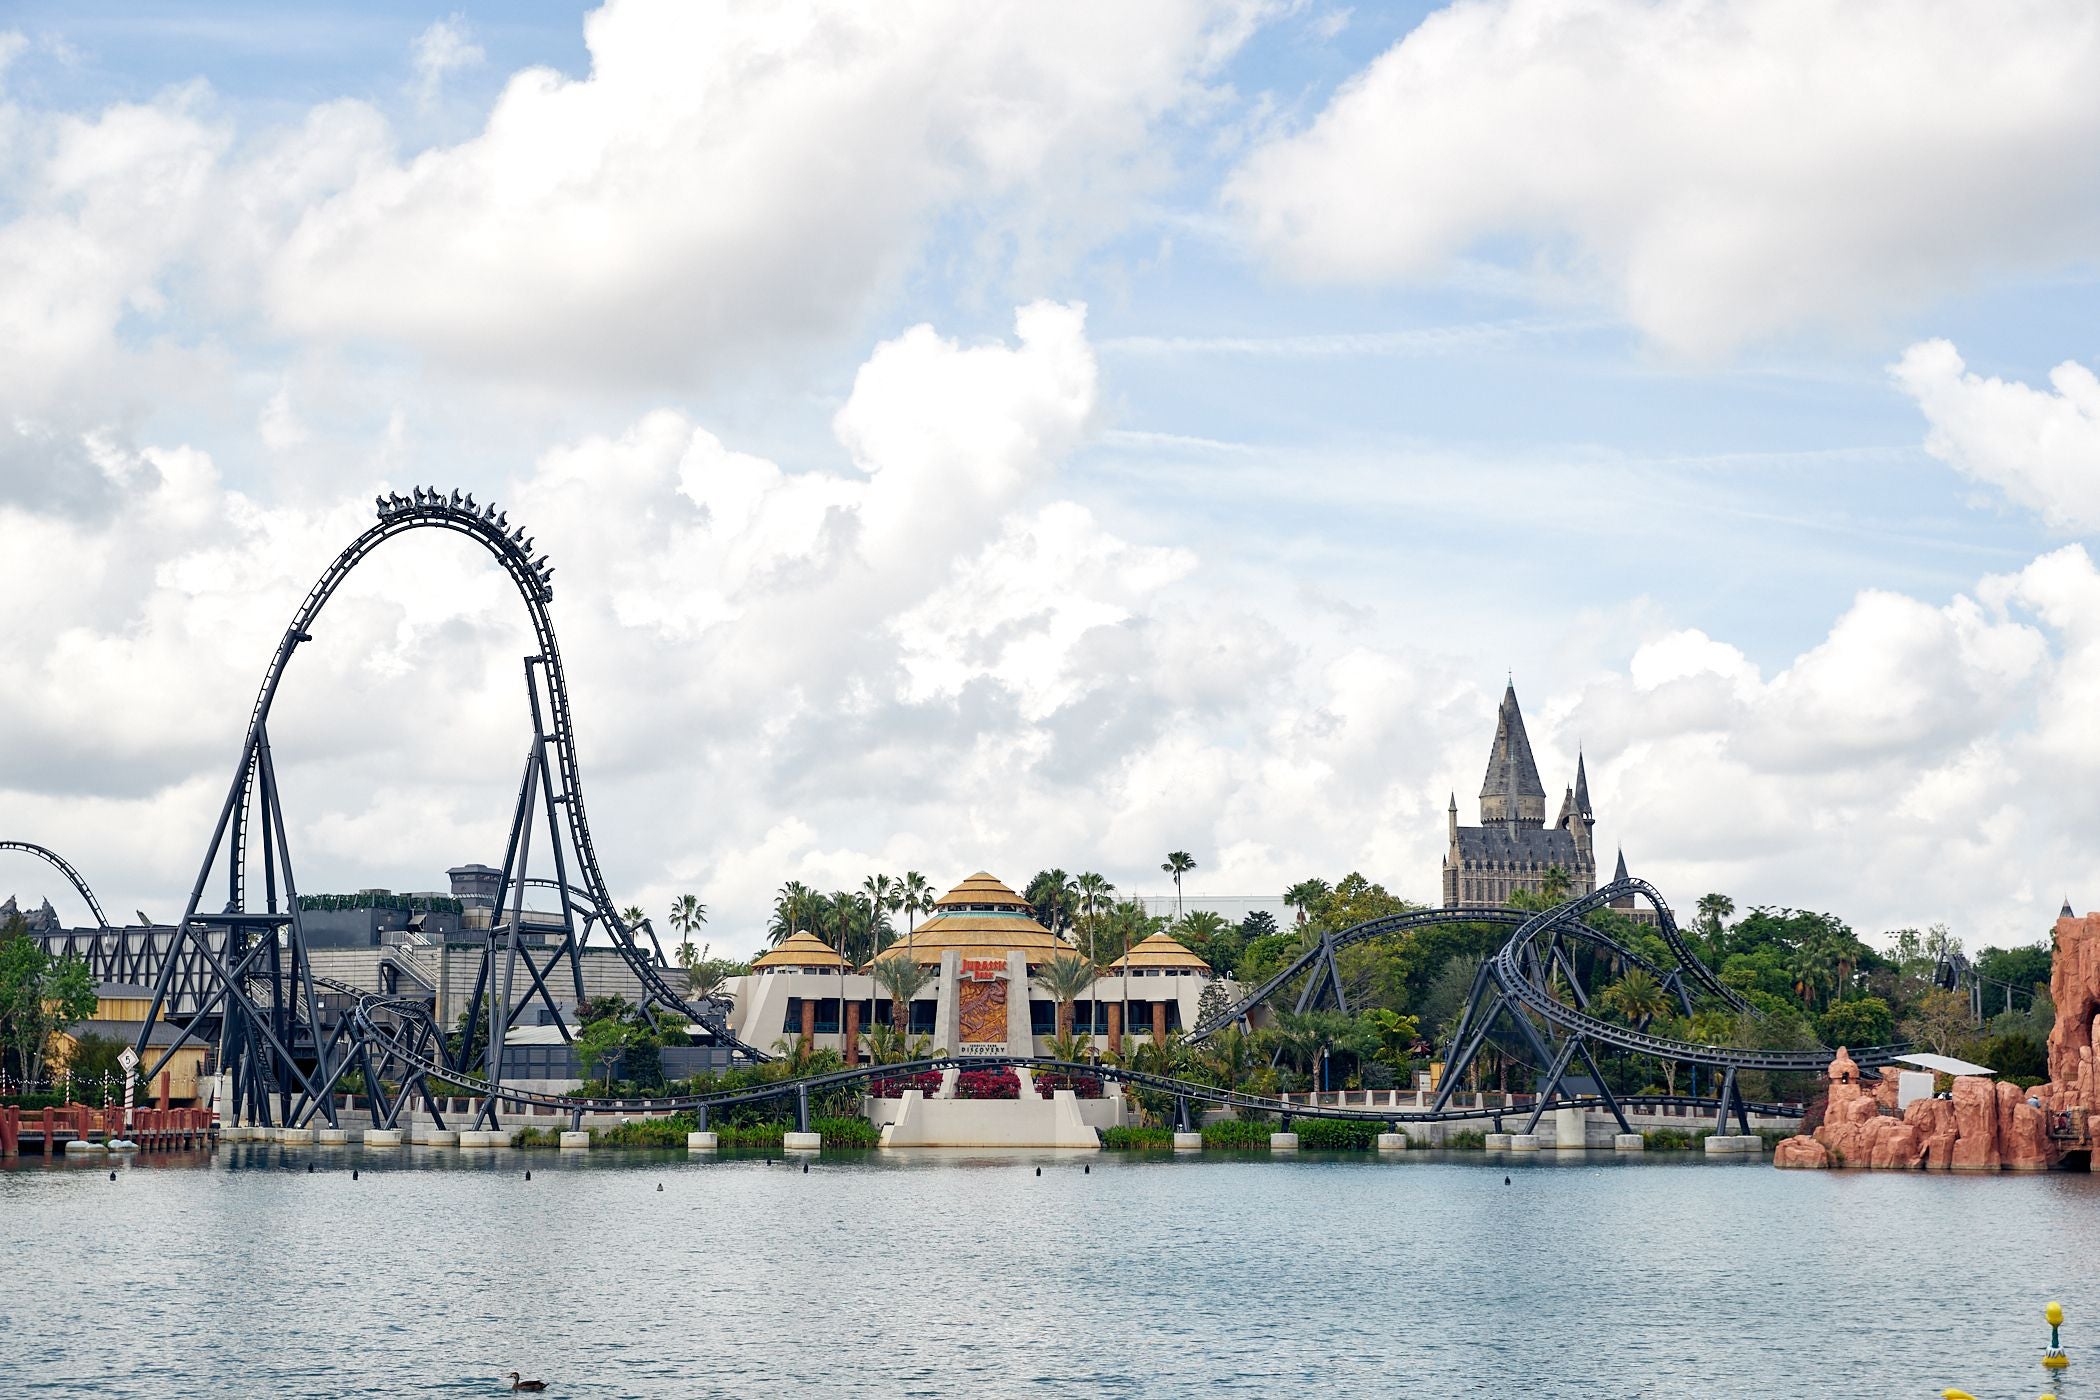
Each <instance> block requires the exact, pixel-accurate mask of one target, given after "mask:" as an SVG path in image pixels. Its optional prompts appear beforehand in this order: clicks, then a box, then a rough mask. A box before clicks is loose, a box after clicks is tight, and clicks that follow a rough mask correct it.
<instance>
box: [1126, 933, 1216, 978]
mask: <svg viewBox="0 0 2100 1400" xmlns="http://www.w3.org/2000/svg"><path fill="white" fill-rule="evenodd" d="M1125 964H1128V965H1129V966H1131V967H1133V968H1143V967H1161V968H1179V969H1185V970H1187V971H1190V972H1197V971H1202V972H1208V971H1210V964H1209V963H1207V962H1205V961H1204V960H1203V958H1202V955H1201V954H1199V953H1197V952H1196V950H1195V949H1193V948H1191V947H1189V945H1188V944H1186V943H1183V942H1182V941H1181V940H1180V939H1178V938H1176V937H1174V936H1173V935H1172V934H1170V933H1165V932H1161V933H1155V934H1153V935H1152V936H1151V937H1150V938H1147V939H1145V940H1143V941H1142V942H1140V943H1139V944H1138V945H1137V946H1136V947H1135V948H1132V949H1131V950H1130V951H1129V952H1127V953H1125V954H1124V955H1123V956H1122V957H1120V958H1117V959H1116V960H1115V961H1114V962H1112V963H1110V964H1109V965H1108V966H1109V970H1110V971H1111V972H1119V971H1121V970H1122V969H1123V967H1124V965H1125Z"/></svg>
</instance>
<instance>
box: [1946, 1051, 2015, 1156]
mask: <svg viewBox="0 0 2100 1400" xmlns="http://www.w3.org/2000/svg"><path fill="white" fill-rule="evenodd" d="M1954 1124H1955V1128H1956V1129H1957V1131H1958V1132H1959V1134H1960V1136H1958V1137H1956V1138H1955V1140H1954V1159H1953V1167H1954V1169H1955V1170H1956V1171H1958V1172H1994V1171H1996V1170H1998V1168H1999V1166H2000V1165H2002V1163H2003V1161H2004V1159H2003V1158H2002V1157H2000V1156H1999V1152H1998V1088H1997V1086H1996V1085H1994V1084H1992V1083H1991V1081H1990V1080H1988V1079H1985V1078H1984V1077H1983V1076H1981V1075H1977V1074H1964V1075H1958V1076H1956V1078H1955V1080H1954Z"/></svg>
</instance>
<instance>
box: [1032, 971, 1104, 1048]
mask: <svg viewBox="0 0 2100 1400" xmlns="http://www.w3.org/2000/svg"><path fill="white" fill-rule="evenodd" d="M1035 980H1036V981H1037V982H1039V983H1040V984H1042V988H1043V990H1044V991H1046V992H1048V993H1049V994H1050V995H1051V997H1052V998H1053V999H1054V1000H1055V1001H1056V1002H1057V1033H1058V1034H1059V1035H1061V1036H1063V1035H1070V1034H1071V1033H1072V1003H1073V1002H1075V1001H1077V1000H1079V994H1080V993H1081V992H1084V991H1085V990H1086V989H1087V988H1088V987H1091V986H1093V985H1094V965H1093V964H1092V963H1090V962H1088V961H1087V960H1086V959H1085V958H1082V957H1080V956H1079V954H1077V953H1059V954H1058V955H1057V956H1056V957H1053V958H1051V959H1050V960H1048V961H1047V962H1045V963H1043V965H1042V966H1041V967H1040V968H1038V969H1037V970H1036V974H1035Z"/></svg>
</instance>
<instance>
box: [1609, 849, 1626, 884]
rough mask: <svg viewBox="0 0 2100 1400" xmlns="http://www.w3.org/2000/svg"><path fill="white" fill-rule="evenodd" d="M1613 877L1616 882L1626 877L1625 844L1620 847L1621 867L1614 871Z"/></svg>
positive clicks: (1613, 881)
mask: <svg viewBox="0 0 2100 1400" xmlns="http://www.w3.org/2000/svg"><path fill="white" fill-rule="evenodd" d="M1611 878H1612V883H1614V884H1617V883H1618V882H1619V881H1621V880H1623V879H1625V878H1626V849H1625V847H1623V846H1622V847H1620V848H1619V868H1618V869H1617V870H1614V871H1613V872H1612V875H1611Z"/></svg>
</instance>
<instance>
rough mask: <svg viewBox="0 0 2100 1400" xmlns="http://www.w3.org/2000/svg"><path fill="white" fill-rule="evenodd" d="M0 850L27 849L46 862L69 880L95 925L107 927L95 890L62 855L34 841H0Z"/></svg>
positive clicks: (107, 922)
mask: <svg viewBox="0 0 2100 1400" xmlns="http://www.w3.org/2000/svg"><path fill="white" fill-rule="evenodd" d="M0 851H27V852H28V853H29V854H30V855H33V856H35V857H37V858H38V859H40V860H43V861H46V862H48V863H49V864H50V865H51V867H52V868H53V869H55V870H57V871H58V873H59V874H61V875H63V876H65V877H66V879H68V880H69V881H71V882H72V884H73V889H74V891H75V892H76V893H78V894H79V896H80V897H81V898H82V899H84V900H86V901H87V907H88V912H90V913H92V914H93V915H94V916H95V927H97V928H108V927H109V920H108V919H106V918H104V917H102V906H101V905H100V904H98V903H97V902H96V901H95V892H94V891H93V890H91V889H89V888H88V883H87V881H86V880H84V879H82V878H81V876H80V872H79V871H78V870H75V869H74V868H73V867H72V865H71V863H69V862H68V861H67V860H66V858H65V857H64V856H62V855H60V854H59V853H58V852H56V851H54V850H50V849H49V848H47V847H44V846H39V845H37V844H36V843H35V842H34V841H0Z"/></svg>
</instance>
